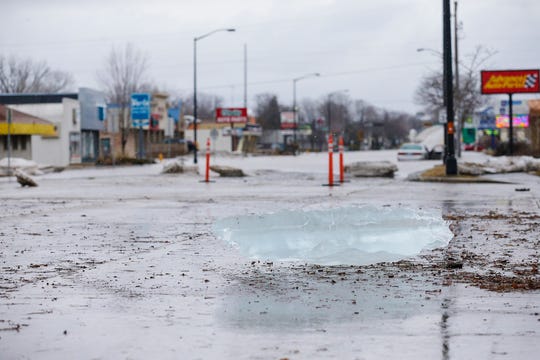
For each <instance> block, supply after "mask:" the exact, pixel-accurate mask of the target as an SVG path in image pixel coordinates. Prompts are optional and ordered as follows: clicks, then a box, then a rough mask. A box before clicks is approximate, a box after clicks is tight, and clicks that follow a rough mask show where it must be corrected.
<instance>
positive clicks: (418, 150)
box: [397, 143, 428, 161]
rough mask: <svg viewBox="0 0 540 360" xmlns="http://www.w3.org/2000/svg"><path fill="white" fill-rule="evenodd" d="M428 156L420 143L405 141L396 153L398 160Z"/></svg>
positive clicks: (425, 157)
mask: <svg viewBox="0 0 540 360" xmlns="http://www.w3.org/2000/svg"><path fill="white" fill-rule="evenodd" d="M427 158H428V151H427V149H426V147H425V146H424V145H422V144H414V143H406V144H403V145H401V147H400V148H399V150H398V153H397V159H398V161H403V160H424V159H427Z"/></svg>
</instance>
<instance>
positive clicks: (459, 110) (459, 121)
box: [454, 0, 463, 158]
mask: <svg viewBox="0 0 540 360" xmlns="http://www.w3.org/2000/svg"><path fill="white" fill-rule="evenodd" d="M457 8H458V2H457V0H455V1H454V53H455V54H454V68H455V71H456V95H457V96H456V99H457V100H458V102H457V105H458V107H457V109H456V118H457V126H456V132H457V141H456V143H457V157H458V158H461V136H462V134H463V107H462V105H463V98H462V96H463V94H462V93H461V89H460V87H459V58H458V28H459V26H458V24H459V23H458V18H457Z"/></svg>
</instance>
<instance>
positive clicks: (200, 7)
mask: <svg viewBox="0 0 540 360" xmlns="http://www.w3.org/2000/svg"><path fill="white" fill-rule="evenodd" d="M452 8H453V1H452ZM0 9H1V10H2V11H1V13H2V15H3V16H2V30H1V31H0V53H3V54H6V55H10V54H15V55H18V56H23V57H32V58H33V59H35V60H45V61H47V63H48V64H49V65H50V66H51V67H53V68H55V69H59V70H64V71H67V72H70V73H72V74H73V75H74V76H75V79H76V82H77V86H86V87H94V88H97V87H98V83H97V80H96V79H97V76H96V72H97V71H98V70H99V69H100V68H102V67H103V63H104V61H105V57H106V56H107V54H108V53H109V52H110V50H111V48H112V47H113V46H117V47H120V46H124V45H125V44H126V43H128V42H129V43H133V44H134V45H135V46H136V47H137V48H138V49H140V50H142V51H144V52H147V53H148V55H149V58H150V75H151V77H152V80H153V81H154V82H155V83H157V84H158V85H160V86H162V87H163V88H165V89H166V90H168V91H170V92H174V93H178V94H188V93H191V92H192V91H193V38H194V37H195V36H200V35H202V34H205V33H207V32H209V31H212V30H214V29H218V28H223V27H227V28H228V27H234V28H236V30H237V31H236V32H235V33H225V32H224V33H216V34H214V35H212V36H210V37H208V38H205V39H203V40H201V41H199V42H198V52H197V55H198V62H197V64H198V87H199V89H200V91H204V92H208V93H215V94H217V95H220V96H222V97H223V98H224V100H225V105H226V106H241V105H242V103H243V73H244V70H243V69H244V68H243V66H244V65H243V48H244V44H247V49H248V96H249V99H250V101H251V100H252V99H253V96H254V95H255V94H257V93H262V92H271V93H275V94H277V95H278V97H279V100H280V102H282V103H284V104H291V103H292V96H293V95H292V93H293V90H292V88H293V85H292V83H293V82H292V79H293V78H296V77H300V76H302V75H305V74H308V73H312V72H318V73H320V74H321V77H319V78H311V79H305V80H302V81H299V82H298V83H297V96H298V99H302V98H305V97H310V98H313V99H318V98H320V97H321V96H324V95H325V94H328V93H329V92H332V91H336V90H341V89H348V90H349V95H350V96H351V97H352V98H353V99H363V100H366V101H368V102H371V103H373V104H374V105H377V106H381V107H386V108H388V109H393V110H403V111H408V112H416V111H418V110H420V107H419V106H418V105H415V104H414V91H415V89H416V87H417V86H418V84H419V82H420V78H421V76H422V75H423V74H425V73H426V72H428V71H429V70H430V69H436V68H437V67H438V66H440V58H438V57H437V56H436V55H435V54H433V53H429V52H420V53H419V52H417V51H416V49H417V48H431V49H434V50H437V51H442V0H370V1H365V0H256V1H255V0H251V1H248V0H229V1H219V0H194V1H192V0H153V1H148V0H92V1H82V0H81V1H77V0H47V1H40V0H0ZM539 15H540V1H538V0H513V1H509V0H460V1H459V8H458V18H459V21H460V22H461V23H462V31H461V32H460V43H459V44H460V57H462V58H463V61H464V62H466V59H465V58H466V56H467V55H469V54H471V53H472V52H473V50H474V48H475V47H476V46H478V45H483V46H485V47H486V48H488V49H490V50H493V51H496V54H495V55H494V56H492V57H491V58H490V59H489V62H488V64H487V65H486V68H490V69H506V68H511V69H519V68H539V67H540V45H539V44H540V30H539V26H538V21H539V20H538V19H539Z"/></svg>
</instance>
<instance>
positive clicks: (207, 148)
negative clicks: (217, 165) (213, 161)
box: [204, 138, 210, 182]
mask: <svg viewBox="0 0 540 360" xmlns="http://www.w3.org/2000/svg"><path fill="white" fill-rule="evenodd" d="M204 181H205V182H210V138H208V139H207V140H206V172H205V177H204Z"/></svg>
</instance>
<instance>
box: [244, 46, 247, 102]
mask: <svg viewBox="0 0 540 360" xmlns="http://www.w3.org/2000/svg"><path fill="white" fill-rule="evenodd" d="M247 106H248V105H247V44H244V107H245V108H246V109H247Z"/></svg>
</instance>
